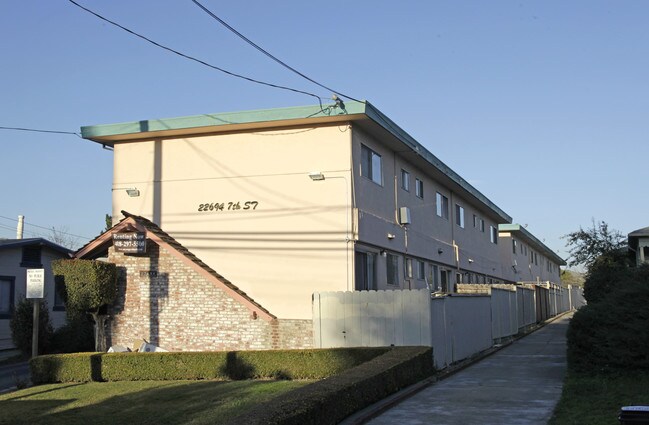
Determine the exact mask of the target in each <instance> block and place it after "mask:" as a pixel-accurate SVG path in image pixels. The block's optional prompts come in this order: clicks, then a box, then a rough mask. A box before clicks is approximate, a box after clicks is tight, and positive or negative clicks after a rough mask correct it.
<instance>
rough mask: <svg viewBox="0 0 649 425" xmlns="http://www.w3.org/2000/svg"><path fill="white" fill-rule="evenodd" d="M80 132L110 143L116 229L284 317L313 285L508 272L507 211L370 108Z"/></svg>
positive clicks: (388, 285) (498, 278)
mask: <svg viewBox="0 0 649 425" xmlns="http://www.w3.org/2000/svg"><path fill="white" fill-rule="evenodd" d="M82 135H83V137H84V138H86V139H89V140H92V141H95V142H97V143H100V144H102V145H104V146H105V147H108V148H112V149H113V150H114V175H113V220H114V222H115V223H116V222H117V221H119V220H121V219H123V218H124V217H121V213H120V212H121V211H122V210H125V211H128V212H129V213H131V214H135V215H137V216H142V217H145V218H146V219H148V220H151V221H152V222H153V223H155V224H156V225H157V226H159V227H160V228H161V229H164V231H165V232H167V233H168V234H169V235H172V236H173V238H175V240H177V241H178V242H179V243H180V244H182V245H183V246H184V247H186V248H187V249H188V250H190V251H191V252H192V253H194V254H195V255H196V257H198V258H200V259H201V260H202V261H203V262H204V263H206V264H207V265H209V267H211V268H212V269H214V270H216V271H218V273H220V274H221V275H222V276H224V277H225V278H227V279H228V280H229V281H231V282H232V283H233V284H235V285H236V286H237V287H238V288H240V289H241V290H242V291H245V293H247V294H249V295H250V296H251V297H253V298H254V299H255V301H256V302H258V303H259V304H260V305H261V306H263V307H264V308H265V309H267V310H268V311H269V312H270V313H272V314H273V315H274V316H276V317H279V318H287V319H310V318H311V296H312V293H313V292H316V291H347V290H355V289H356V290H361V289H399V288H423V287H429V288H430V289H431V290H432V291H444V292H452V291H453V285H454V284H455V283H458V282H466V283H497V282H506V281H515V280H516V279H515V278H516V277H517V276H516V275H512V274H511V273H509V271H508V270H507V267H504V266H503V265H502V260H501V250H502V249H503V246H502V245H503V241H502V240H501V238H502V236H501V235H502V234H501V233H499V226H501V225H505V224H510V223H511V222H512V219H511V217H509V216H508V215H507V214H506V213H505V212H504V211H502V210H501V209H500V208H499V207H498V206H496V205H495V204H494V203H493V202H491V201H490V200H489V199H488V198H487V197H486V196H484V195H483V194H482V193H481V192H480V191H478V190H477V189H476V188H474V187H473V186H472V185H470V184H469V183H468V182H466V181H465V180H464V179H463V178H462V177H460V176H459V175H458V174H457V173H456V172H454V171H453V170H451V169H450V168H449V167H448V166H446V165H445V164H444V163H443V162H442V161H440V160H439V159H438V158H437V157H435V156H434V155H433V154H432V153H431V152H429V151H428V150H427V149H426V148H424V146H423V145H421V144H420V143H419V142H417V141H416V140H414V139H413V138H412V137H411V136H410V135H408V134H407V133H406V132H405V131H404V130H403V129H401V128H400V127H399V126H398V125H397V124H396V123H394V122H393V121H392V120H390V119H389V118H388V117H386V116H385V115H384V114H383V113H381V112H380V111H379V110H378V109H376V108H375V107H374V106H372V105H371V104H370V103H369V102H351V101H350V102H345V103H344V104H343V103H341V102H339V103H336V104H334V105H328V106H326V107H320V106H310V107H295V108H282V109H270V110H258V111H245V112H234V113H222V114H207V115H200V116H193V117H182V118H171V119H161V120H147V121H137V122H128V123H121V124H109V125H97V126H88V127H82ZM538 251H539V253H541V252H542V250H540V249H538ZM548 256H549V254H548ZM555 260H556V259H555ZM556 262H557V261H555V263H556ZM535 267H536V265H535ZM539 267H540V266H539ZM510 268H511V267H510ZM535 270H536V269H535ZM525 279H527V277H526V276H525ZM557 280H558V279H557Z"/></svg>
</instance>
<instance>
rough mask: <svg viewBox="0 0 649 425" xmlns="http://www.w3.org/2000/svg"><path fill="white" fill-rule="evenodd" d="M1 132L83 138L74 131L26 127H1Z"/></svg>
mask: <svg viewBox="0 0 649 425" xmlns="http://www.w3.org/2000/svg"><path fill="white" fill-rule="evenodd" d="M0 130H16V131H32V132H35V133H54V134H73V135H75V136H77V137H79V138H81V134H79V133H75V132H73V131H57V130H42V129H39V128H25V127H0Z"/></svg>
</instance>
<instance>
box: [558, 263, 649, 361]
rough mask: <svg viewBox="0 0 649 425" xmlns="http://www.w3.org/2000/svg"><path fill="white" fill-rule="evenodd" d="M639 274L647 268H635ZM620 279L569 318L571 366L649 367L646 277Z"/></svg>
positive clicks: (568, 335) (648, 291)
mask: <svg viewBox="0 0 649 425" xmlns="http://www.w3.org/2000/svg"><path fill="white" fill-rule="evenodd" d="M642 274H646V270H644V269H638V270H637V271H636V273H635V276H636V277H640V278H642ZM623 283H624V285H622V286H620V287H622V289H618V290H617V292H613V293H611V294H609V295H608V296H607V297H606V298H603V299H602V300H600V301H599V302H596V303H592V304H588V305H587V306H585V307H583V308H581V309H580V310H579V311H577V312H576V313H575V315H574V317H573V318H572V321H571V322H570V327H569V329H568V334H567V338H568V365H569V367H570V369H571V370H573V371H576V372H610V371H614V370H623V369H628V370H638V369H644V370H649V309H647V305H649V280H637V279H636V280H627V281H625V282H623Z"/></svg>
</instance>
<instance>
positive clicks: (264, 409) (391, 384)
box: [228, 347, 434, 425]
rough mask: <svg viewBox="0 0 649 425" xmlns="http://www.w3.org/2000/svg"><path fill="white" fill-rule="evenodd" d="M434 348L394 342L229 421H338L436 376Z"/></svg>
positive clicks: (293, 424)
mask: <svg viewBox="0 0 649 425" xmlns="http://www.w3.org/2000/svg"><path fill="white" fill-rule="evenodd" d="M433 371H434V368H433V354H432V349H431V348H430V347H396V348H393V349H391V350H390V351H388V352H387V353H385V354H383V355H381V356H379V357H376V358H374V359H373V360H370V361H368V362H366V363H363V364H361V365H359V366H357V367H355V368H353V369H350V370H347V371H346V372H345V373H341V374H338V375H336V376H332V377H330V378H327V379H324V380H322V381H318V382H315V383H313V384H311V385H307V386H305V387H302V388H298V389H296V390H293V391H291V392H289V393H285V394H282V395H280V396H278V397H275V398H273V400H272V401H270V402H268V403H264V404H260V405H257V406H255V407H253V408H252V409H250V410H248V411H247V412H246V413H244V414H243V415H240V416H238V417H236V418H234V419H232V420H231V421H230V422H228V423H229V424H233V425H234V424H242V423H245V424H248V425H254V424H264V425H265V424H282V425H304V424H337V423H339V422H340V421H341V420H342V419H344V418H345V417H347V416H349V415H350V414H352V413H354V412H356V411H358V410H360V409H362V408H364V407H366V406H369V405H370V404H373V403H375V402H377V401H379V400H381V399H383V398H385V397H387V396H388V395H390V394H392V393H394V392H396V391H399V390H400V389H402V388H405V387H407V386H409V385H411V384H414V383H416V382H418V381H421V380H422V379H425V378H427V377H429V376H431V375H432V373H433Z"/></svg>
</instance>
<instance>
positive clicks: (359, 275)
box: [354, 251, 376, 291]
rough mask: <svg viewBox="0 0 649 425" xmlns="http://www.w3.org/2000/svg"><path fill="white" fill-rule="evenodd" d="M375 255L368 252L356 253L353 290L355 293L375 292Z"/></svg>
mask: <svg viewBox="0 0 649 425" xmlns="http://www.w3.org/2000/svg"><path fill="white" fill-rule="evenodd" d="M375 259H376V255H375V254H372V253H370V252H358V251H357V252H356V276H355V283H354V288H355V289H356V290H357V291H367V290H370V289H373V290H376V273H375V270H374V269H375Z"/></svg>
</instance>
